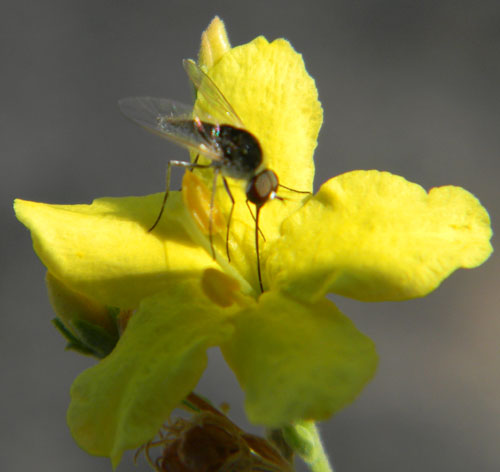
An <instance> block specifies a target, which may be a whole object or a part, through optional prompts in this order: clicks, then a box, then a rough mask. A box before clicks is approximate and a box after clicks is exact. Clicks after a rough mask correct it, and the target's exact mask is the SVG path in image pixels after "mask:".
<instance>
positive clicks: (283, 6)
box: [0, 0, 500, 472]
mask: <svg viewBox="0 0 500 472" xmlns="http://www.w3.org/2000/svg"><path fill="white" fill-rule="evenodd" d="M215 14H218V15H220V16H221V17H222V18H223V19H224V20H225V22H226V26H227V29H228V32H229V36H230V39H231V41H232V44H234V45H238V44H242V43H245V42H248V41H249V40H251V39H253V38H254V37H256V36H257V35H260V34H263V35H265V36H266V37H267V38H268V39H269V40H272V39H275V38H278V37H285V38H287V39H288V40H290V41H291V43H292V44H293V46H294V47H295V49H296V50H297V51H299V52H301V53H302V54H303V56H304V58H305V62H306V66H307V68H308V71H309V73H310V74H311V75H312V76H313V77H314V78H315V79H316V83H317V86H318V89H319V95H320V99H321V101H322V103H323V107H324V110H325V117H324V118H325V119H324V125H323V129H322V131H321V134H320V138H319V146H318V149H317V153H316V164H317V176H316V188H317V187H318V186H319V185H320V184H321V183H322V182H323V181H325V180H327V179H328V178H329V177H330V176H333V175H336V174H340V173H343V172H346V171H349V170H353V169H379V170H387V171H390V172H393V173H396V174H400V175H403V176H404V177H406V178H407V179H408V180H410V181H414V182H417V183H419V184H421V185H423V186H424V187H425V188H430V187H433V186H439V185H447V184H453V185H458V186H462V187H464V188H466V189H468V190H469V191H471V192H472V193H474V194H475V195H476V196H477V197H478V198H479V199H480V200H481V202H482V203H483V204H484V205H485V207H486V208H487V209H488V210H489V212H490V215H491V217H492V220H493V226H494V227H495V225H497V223H498V221H499V218H500V191H499V183H498V180H499V170H500V160H499V154H500V92H499V84H500V2H498V1H488V0H482V1H480V2H468V1H456V0H455V1H451V0H450V1H446V0H444V1H438V2H436V1H420V2H415V1H413V0H356V1H354V0H328V1H315V0H308V1H305V0H303V1H296V0H288V1H261V0H253V1H249V2H237V1H220V0H211V1H210V2H208V1H199V0H191V1H189V2H187V1H173V0H163V1H157V0H144V1H141V2H136V1H129V0H121V1H111V0H110V1H106V2H102V1H95V0H87V1H85V2H82V1H77V0H45V1H43V2H40V1H35V0H18V1H16V2H3V3H2V6H1V7H0V25H1V26H0V65H1V73H0V85H1V87H0V94H1V106H0V152H1V154H0V155H1V160H0V166H1V171H0V172H1V175H2V184H1V186H0V192H1V198H0V211H1V221H2V231H1V234H0V237H1V245H0V248H1V249H0V250H1V251H2V258H1V260H2V267H3V271H2V275H1V287H0V289H1V298H0V300H1V304H2V316H1V318H0V366H1V378H2V388H1V389H0V405H1V406H0V470H1V471H6V472H20V471H27V470H34V469H36V470H38V471H41V472H45V471H50V472H67V471H68V470H71V471H72V472H84V471H85V472H87V471H94V472H98V471H109V470H111V466H110V463H109V461H108V460H107V459H103V458H96V457H91V456H88V455H87V454H86V453H84V452H83V451H82V450H80V449H79V448H78V446H76V445H75V444H74V442H73V440H72V438H71V436H70V434H69V432H68V429H67V426H66V423H65V412H66V408H67V405H68V402H69V387H70V385H71V383H72V381H73V379H74V378H75V377H76V376H77V375H78V373H79V372H81V371H82V370H83V369H84V368H86V367H88V366H90V365H92V363H93V361H92V360H91V359H87V358H84V357H81V356H78V355H77V354H74V353H71V352H64V345H65V343H64V341H63V339H62V338H61V337H60V336H59V334H58V333H57V332H56V331H55V329H54V328H53V327H52V325H51V323H50V320H51V318H52V317H53V314H52V311H51V308H50V306H49V303H48V299H47V295H46V290H45V285H44V273H45V270H44V268H43V267H42V264H41V263H40V262H39V260H38V259H37V257H36V256H35V254H34V253H33V251H32V249H31V240H30V237H29V234H28V232H27V230H26V229H25V228H24V227H23V226H22V225H21V224H20V223H18V222H17V221H16V220H15V218H14V215H13V212H12V200H13V199H14V197H21V198H24V199H28V200H36V201H44V202H51V203H87V202H91V200H92V199H94V198H96V197H100V196H125V195H143V194H148V193H154V192H159V191H162V190H163V188H164V175H165V168H166V162H167V160H168V159H171V158H174V157H175V158H179V156H181V155H182V156H183V155H184V154H182V151H180V150H179V149H177V148H175V147H172V146H171V145H170V144H168V143H167V142H165V141H163V140H160V139H157V138H155V137H154V136H152V135H149V134H148V133H145V132H143V131H142V130H141V129H139V127H134V126H133V125H131V124H130V123H129V122H128V121H127V120H125V119H124V118H122V116H121V115H120V113H119V112H118V108H117V105H116V102H117V100H118V99H119V98H121V97H124V96H130V95H152V96H164V97H169V98H175V99H178V100H181V101H184V102H189V100H190V89H189V87H188V84H187V80H186V77H185V74H184V71H183V69H182V66H181V60H182V59H183V58H185V57H195V56H196V54H197V51H198V46H199V37H200V33H201V32H202V30H203V29H204V28H205V27H206V26H207V24H208V23H209V22H210V20H211V19H212V17H213V16H214V15H215ZM493 244H495V240H494V243H493ZM499 285H500V271H499V262H498V257H497V256H496V255H493V257H492V258H491V259H490V260H489V261H488V262H487V263H486V264H484V265H483V266H481V267H480V268H478V269H476V270H474V271H467V270H461V271H458V272H457V273H455V274H453V276H452V277H450V278H449V279H448V280H446V281H445V282H444V283H443V284H442V286H441V287H440V288H439V289H438V290H437V291H436V292H434V293H432V294H431V295H430V296H428V297H426V298H425V299H421V300H413V301H409V302H404V303H381V304H363V303H360V302H355V301H351V300H345V299H340V298H339V297H335V298H333V299H334V301H335V302H336V303H338V305H339V306H340V308H341V309H342V310H343V311H344V312H345V313H346V314H347V315H348V316H350V317H352V318H353V319H354V321H355V322H356V324H357V326H358V328H359V329H360V330H361V331H363V332H365V333H366V334H368V335H370V336H371V337H372V338H373V339H374V340H375V342H376V343H377V346H378V351H379V354H380V367H379V370H378V374H377V376H376V378H375V379H374V380H373V382H372V383H371V384H370V385H369V386H368V387H367V388H366V389H365V390H364V391H363V393H362V394H361V396H360V397H359V398H358V399H357V401H356V402H355V403H354V404H353V405H351V406H350V407H348V408H346V409H345V410H344V411H342V412H341V413H339V414H338V415H336V416H335V417H334V418H332V419H331V420H330V421H328V422H326V423H324V424H323V425H322V429H323V432H324V440H325V443H326V446H327V449H328V451H329V453H330V454H331V457H332V460H333V464H334V465H335V467H336V471H337V472H360V471H370V472H376V471H384V472H386V471H409V472H411V471H419V472H421V471H448V470H450V471H454V472H460V471H470V470H478V471H482V472H490V471H491V472H494V471H495V472H496V471H498V470H500V451H499V448H498V445H499V443H500V419H499V418H500V368H499V364H500V363H499V360H500V347H499V339H500V317H499V308H498V307H499V306H500V287H499ZM198 391H199V392H201V393H203V394H205V395H206V396H208V397H209V398H211V399H212V400H213V401H215V402H216V403H218V402H222V401H228V402H229V403H230V404H231V406H232V409H231V414H232V417H233V419H235V420H236V421H237V422H238V423H239V424H240V425H242V426H245V424H246V423H245V420H244V415H243V412H242V409H241V403H242V400H243V397H242V395H241V393H240V391H239V387H238V385H237V383H236V381H235V380H234V378H233V376H232V374H231V372H230V371H229V369H228V368H227V367H226V366H225V365H224V363H223V362H222V361H221V358H220V355H219V354H218V353H217V352H216V351H214V352H211V361H210V368H209V370H208V372H207V373H206V375H205V376H204V377H203V379H202V380H201V383H200V385H199V388H198ZM131 456H132V455H131V454H129V455H127V456H126V457H125V459H124V461H123V463H122V464H121V465H120V466H119V468H118V471H119V472H128V471H142V470H147V468H146V467H145V464H144V463H143V462H141V463H140V464H139V465H138V466H134V465H133V464H132V461H131Z"/></svg>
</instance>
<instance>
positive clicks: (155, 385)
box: [16, 19, 492, 465]
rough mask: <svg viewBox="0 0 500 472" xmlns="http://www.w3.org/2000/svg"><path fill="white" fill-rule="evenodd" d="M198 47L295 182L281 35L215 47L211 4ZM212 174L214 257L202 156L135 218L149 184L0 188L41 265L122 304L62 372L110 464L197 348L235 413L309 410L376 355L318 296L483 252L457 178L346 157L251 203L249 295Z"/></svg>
mask: <svg viewBox="0 0 500 472" xmlns="http://www.w3.org/2000/svg"><path fill="white" fill-rule="evenodd" d="M200 61H201V66H202V68H204V69H205V70H206V72H207V74H208V75H209V76H210V77H211V78H212V80H213V81H214V82H215V83H216V84H217V86H218V87H219V89H220V90H221V91H222V92H223V94H224V96H225V97H226V98H227V99H228V101H229V103H231V104H232V106H233V108H234V109H235V110H236V111H237V113H238V115H239V116H240V118H241V120H242V122H243V123H244V124H245V126H246V128H247V129H248V130H249V131H250V132H251V133H253V134H254V135H255V136H256V137H257V138H258V139H259V142H260V144H261V146H262V149H263V151H264V159H265V166H266V167H267V168H270V169H272V170H273V171H274V172H276V174H277V175H278V176H279V180H280V183H281V184H282V185H284V186H286V187H288V188H289V189H296V190H300V191H311V190H312V183H313V176H314V165H313V160H312V157H313V152H314V149H315V147H316V139H317V135H318V132H319V129H320V126H321V122H322V110H321V105H320V103H319V101H318V99H317V90H316V87H315V84H314V81H313V79H312V78H311V77H310V76H309V75H308V74H307V72H306V70H305V67H304V64H303V61H302V57H301V56H300V55H299V54H297V53H296V52H295V51H294V50H293V48H292V47H291V45H290V44H289V43H288V42H287V41H285V40H283V39H278V40H276V41H273V42H271V43H269V42H268V41H267V40H266V39H264V38H263V37H259V38H257V39H255V40H253V41H251V42H250V43H248V44H245V45H243V46H239V47H235V48H230V47H229V43H227V37H226V35H225V30H224V27H223V25H222V23H221V22H220V20H218V19H216V20H214V22H213V23H212V25H211V26H210V27H209V29H208V30H207V31H206V32H205V33H204V36H203V42H202V52H201V54H200ZM196 106H197V107H198V109H202V108H203V107H204V106H205V107H206V104H204V103H203V101H202V100H199V101H198V102H197V104H196ZM209 111H210V110H209ZM212 112H213V113H215V111H212ZM229 180H230V186H231V192H232V194H233V195H234V197H235V200H236V205H235V208H234V213H233V216H232V220H231V227H230V231H229V239H228V245H229V250H230V256H231V260H230V261H229V260H228V258H227V255H226V224H227V215H228V212H229V209H230V202H229V198H228V196H227V194H226V193H225V192H224V189H223V187H222V184H221V183H219V184H218V187H217V190H216V193H215V202H214V205H215V206H214V208H215V209H214V214H213V215H212V217H213V224H212V226H213V231H214V233H213V245H214V249H215V252H216V259H215V260H214V259H213V258H212V254H211V248H210V244H209V237H208V227H207V224H208V223H207V221H208V220H207V217H208V216H207V215H209V212H210V208H209V207H210V195H211V188H212V187H211V185H212V178H211V172H210V171H209V172H206V171H199V170H195V171H194V172H192V173H191V172H187V173H186V176H185V180H184V183H183V191H182V192H171V193H170V195H169V198H168V201H167V205H166V209H165V212H164V215H163V216H162V218H161V220H160V222H159V224H158V226H157V227H156V228H155V229H154V231H152V232H148V231H147V230H148V228H149V227H150V226H151V224H152V222H154V220H155V218H156V216H157V214H158V211H159V208H160V206H161V200H162V198H163V195H162V194H161V193H160V194H155V195H149V196H146V197H127V198H102V199H98V200H95V201H94V202H93V203H92V204H91V205H48V204H42V203H34V202H26V201H17V202H16V212H17V216H18V218H19V219H20V220H21V221H22V222H23V223H24V224H25V225H26V226H27V227H28V228H29V229H30V231H31V233H32V238H33V244H34V248H35V251H36V252H37V254H38V256H39V257H40V259H41V260H42V262H43V263H44V264H45V265H46V266H47V268H48V271H49V273H50V274H51V277H52V278H54V279H55V280H57V281H59V282H60V283H61V284H63V285H64V286H66V287H68V289H70V290H71V291H72V292H76V293H79V294H82V296H84V297H86V299H90V300H92V301H93V302H94V303H96V304H98V305H99V306H104V307H117V308H120V309H121V310H135V311H134V313H133V315H132V316H131V318H130V320H129V321H128V325H127V327H126V329H125V330H124V332H123V335H122V336H121V337H120V340H119V342H118V343H117V345H116V347H115V349H114V350H113V351H112V353H111V354H110V355H108V356H107V357H106V358H105V359H103V360H101V361H100V362H99V363H98V364H97V365H95V366H94V367H91V368H90V369H88V370H86V371H85V372H83V373H82V374H81V375H80V376H79V377H78V378H77V379H76V381H75V383H74V384H73V387H72V390H71V396H72V401H71V405H70V408H69V411H68V423H69V425H70V428H71V431H72V434H73V435H74V437H75V439H76V441H77V442H78V443H79V444H80V445H81V446H82V447H83V448H84V449H86V450H87V451H88V452H90V453H92V454H97V455H106V456H109V457H111V458H112V460H113V463H114V464H115V465H116V464H117V463H118V462H119V460H120V457H121V455H122V453H123V451H124V450H126V449H129V448H134V447H137V446H138V445H140V444H142V443H144V442H146V441H147V440H149V439H151V437H153V436H154V435H155V433H156V431H157V430H158V429H159V428H160V426H161V424H162V423H163V422H164V420H165V419H166V418H167V417H168V415H169V414H170V412H171V411H172V409H173V408H175V407H176V406H177V405H178V404H179V402H181V401H182V399H183V398H185V397H186V395H187V394H188V393H189V392H190V391H191V390H192V389H194V388H195V387H196V384H197V382H198V380H199V378H200V376H201V374H202V372H203V370H204V368H205V365H206V350H207V348H209V347H211V346H220V348H221V350H222V352H223V354H224V357H225V359H226V360H227V362H228V364H229V365H230V366H231V368H232V370H233V371H234V373H235V374H236V376H237V378H238V380H239V382H240V384H241V386H242V388H243V390H244V391H245V394H246V404H245V406H246V411H247V414H248V416H249V419H250V420H251V421H252V422H254V423H256V424H262V425H265V426H268V427H280V426H284V425H287V424H290V423H292V422H294V421H299V420H318V419H324V418H327V417H328V416H330V415H331V414H332V413H334V412H335V411H337V410H339V409H340V408H342V407H343V406H345V405H346V404H348V403H349V402H351V401H352V400H353V399H354V398H355V396H356V395H357V394H358V393H359V392H360V391H361V389H362V388H363V386H364V385H365V384H366V383H367V382H368V381H369V380H370V379H371V377H372V376H373V375H374V372H375V369H376V364H377V356H376V353H375V348H374V345H373V343H372V341H371V340H369V339H368V338H367V337H366V336H364V335H363V334H362V333H360V332H359V331H358V330H357V329H356V327H355V326H354V325H353V323H352V322H351V321H350V320H349V319H348V318H346V317H345V316H344V315H343V314H342V313H341V312H340V311H339V310H338V309H337V308H336V306H335V305H334V304H333V303H332V302H331V301H329V300H327V299H326V298H325V295H326V294H327V293H335V294H340V295H344V296H348V297H352V298H355V299H358V300H362V301H391V300H405V299H410V298H414V297H422V296H425V295H426V294H428V293H429V292H431V291H432V290H434V289H435V288H436V287H437V286H438V285H439V284H440V283H441V281H442V280H443V279H445V278H446V277H447V276H448V275H450V274H451V273H452V272H453V271H455V270H456V269H458V268H460V267H464V268H472V267H475V266H477V265H479V264H481V263H482V262H483V261H484V260H486V259H487V257H488V256H489V254H490V253H491V251H492V248H491V245H490V243H489V239H490V237H491V229H490V223H489V217H488V214H487V212H486V210H485V209H484V208H483V207H482V206H481V205H480V203H479V201H478V200H477V199H476V198H475V197H474V196H472V195H471V194H470V193H468V192H467V191H466V190H464V189H461V188H459V187H452V186H446V187H440V188H434V189H432V190H431V191H430V192H426V191H425V190H424V189H422V188H421V187H420V186H418V185H416V184H414V183H410V182H408V181H406V180H405V179H404V178H402V177H398V176H395V175H391V174H389V173H386V172H378V171H374V170H372V171H354V172H349V173H346V174H343V175H340V176H338V177H334V178H332V179H330V180H328V181H327V182H326V183H324V184H323V185H322V186H321V188H320V190H319V191H318V193H316V194H315V195H314V196H311V195H304V194H298V193H295V192H293V191H291V190H288V189H286V188H282V187H280V188H279V189H278V193H279V195H280V196H282V197H283V198H284V200H283V201H280V200H272V201H269V202H267V203H266V204H265V205H264V206H263V208H262V212H261V220H260V225H259V227H260V230H261V234H260V235H259V237H260V254H259V255H260V260H261V266H262V283H263V286H264V289H265V291H264V293H262V294H261V291H260V289H259V281H258V277H257V270H256V251H255V222H254V219H253V216H252V215H251V214H250V212H249V210H248V208H247V205H246V204H245V200H246V197H245V192H244V188H243V187H244V182H243V183H242V182H239V181H233V180H231V179H229ZM264 238H265V239H264Z"/></svg>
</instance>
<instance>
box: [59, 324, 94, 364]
mask: <svg viewBox="0 0 500 472" xmlns="http://www.w3.org/2000/svg"><path fill="white" fill-rule="evenodd" d="M52 324H53V325H54V326H55V327H56V329H57V330H58V331H59V333H61V334H62V336H63V337H64V338H65V339H66V341H68V344H66V349H67V350H68V351H76V352H79V353H80V354H84V355H86V356H96V353H95V352H94V351H93V350H92V349H90V348H89V347H87V346H85V344H83V343H82V342H81V341H80V340H79V339H78V338H77V337H76V336H75V335H74V334H73V333H72V332H71V331H70V330H69V329H68V328H66V326H65V325H64V323H63V322H62V321H61V320H60V319H59V318H53V319H52Z"/></svg>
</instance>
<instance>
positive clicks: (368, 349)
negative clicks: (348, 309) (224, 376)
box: [222, 292, 377, 428]
mask: <svg viewBox="0 0 500 472" xmlns="http://www.w3.org/2000/svg"><path fill="white" fill-rule="evenodd" d="M234 324H235V333H234V336H233V337H232V338H231V340H230V341H229V342H228V343H226V344H223V345H222V349H223V353H224V357H225V359H226V360H227V362H228V364H229V365H230V366H231V368H232V369H233V371H234V372H235V374H236V376H237V377H238V380H239V382H240V384H241V386H242V388H243V390H244V391H245V407H246V412H247V415H248V418H249V419H250V421H251V422H252V423H255V424H261V425H265V426H267V427H271V428H276V427H281V426H283V425H286V424H290V423H293V422H294V421H298V420H304V419H314V420H319V419H325V418H327V417H328V416H330V415H331V414H332V413H334V412H336V411H338V410H339V409H341V408H342V407H344V406H345V405H346V404H348V403H350V402H351V401H352V400H353V399H354V398H355V397H356V395H357V394H358V393H359V392H360V391H361V390H362V388H363V387H364V386H365V384H366V383H367V382H368V381H369V380H370V379H371V378H372V376H373V375H374V373H375V369H376V366H377V354H376V352H375V346H374V343H373V342H372V341H371V340H370V339H369V338H368V337H366V336H365V335H363V334H362V333H360V332H359V331H358V330H357V329H356V327H355V326H354V324H353V323H352V321H350V320H349V319H348V318H347V317H345V316H344V315H343V314H342V313H341V312H340V311H339V310H338V309H337V308H336V307H335V305H334V304H333V303H332V302H330V301H329V300H326V299H324V300H321V301H320V302H318V303H314V304H309V303H301V302H297V301H295V300H293V299H291V298H288V297H286V296H284V295H283V294H280V293H279V292H266V293H264V294H263V295H262V297H261V298H260V300H259V304H258V306H256V307H255V308H250V309H248V310H246V311H243V312H241V313H240V314H238V316H237V317H235V318H234Z"/></svg>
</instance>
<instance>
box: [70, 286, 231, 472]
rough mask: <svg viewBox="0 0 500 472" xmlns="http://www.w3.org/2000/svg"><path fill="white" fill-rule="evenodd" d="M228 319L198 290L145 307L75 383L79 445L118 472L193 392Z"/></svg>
mask: <svg viewBox="0 0 500 472" xmlns="http://www.w3.org/2000/svg"><path fill="white" fill-rule="evenodd" d="M227 313H228V311H227V310H226V311H224V310H222V309H219V307H218V306H217V305H214V304H212V303H211V302H210V301H209V300H208V299H207V298H205V297H204V296H203V295H202V293H201V289H200V288H199V287H198V286H196V284H194V283H184V284H182V283H181V284H179V285H177V286H176V287H175V288H172V289H171V290H169V291H168V292H162V293H159V294H156V295H154V296H153V297H151V298H149V299H146V300H144V301H143V303H141V306H140V308H139V310H138V311H137V312H136V313H135V314H134V315H133V316H132V318H131V319H130V321H129V324H128V326H127V328H126V330H125V333H124V335H123V337H122V338H121V339H120V341H119V342H118V344H117V346H116V348H115V350H114V351H113V352H112V353H111V354H110V355H109V356H108V357H106V358H105V359H104V360H103V361H101V362H100V363H99V364H97V365H96V366H94V367H91V368H90V369H87V370H86V371H84V372H83V373H82V374H80V375H79V376H78V377H77V379H76V380H75V382H74V383H73V386H72V388H71V398H72V400H71V404H70V407H69V410H68V424H69V426H70V429H71V433H72V434H73V436H74V438H75V440H76V442H77V443H78V444H79V445H80V446H81V447H82V448H83V449H85V450H86V451H87V452H89V453H91V454H95V455H102V456H109V457H111V459H112V461H113V465H114V466H116V465H117V464H118V462H119V461H120V458H121V455H122V453H123V452H124V451H125V450H126V449H130V448H135V447H138V446H139V445H141V444H143V443H145V442H146V441H148V440H150V439H152V438H153V437H154V436H155V435H156V433H157V431H158V430H159V429H160V426H161V424H162V423H163V422H164V421H165V420H166V419H167V417H168V416H169V414H170V413H171V411H172V410H173V409H174V408H175V407H176V406H178V404H179V403H180V402H181V400H182V399H183V398H184V397H185V396H186V395H187V394H188V393H189V392H190V391H191V390H192V389H193V388H194V387H195V386H196V384H197V382H198V379H199V377H200V376H201V374H202V372H203V370H204V369H205V366H206V362H207V358H206V349H207V348H208V347H210V346H213V345H216V344H218V343H219V342H221V341H223V340H225V339H227V338H228V336H229V335H230V333H231V327H230V326H229V325H228V324H227V323H226V319H227Z"/></svg>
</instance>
